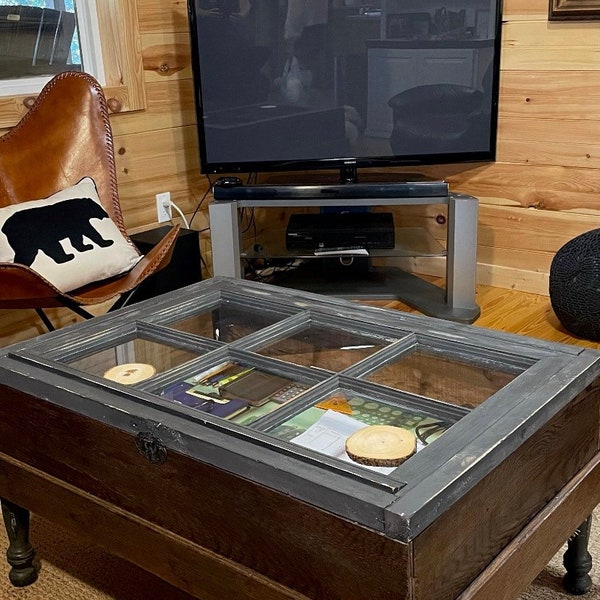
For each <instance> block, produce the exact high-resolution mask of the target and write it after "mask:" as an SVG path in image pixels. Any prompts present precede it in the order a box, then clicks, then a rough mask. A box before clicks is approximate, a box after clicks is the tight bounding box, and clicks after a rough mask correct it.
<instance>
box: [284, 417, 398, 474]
mask: <svg viewBox="0 0 600 600" xmlns="http://www.w3.org/2000/svg"><path fill="white" fill-rule="evenodd" d="M363 427H367V425H366V424H365V423H361V422H360V421H357V420H356V419H353V418H352V417H349V416H348V415H344V414H342V413H339V412H336V411H334V410H327V411H325V413H324V414H323V416H322V417H321V418H320V419H319V420H318V421H317V422H316V423H315V424H314V425H311V426H310V427H309V428H308V429H307V430H306V431H305V432H304V433H301V434H300V435H299V436H297V437H295V438H294V439H293V440H292V441H293V442H294V443H295V444H298V445H299V446H304V447H305V448H310V449H311V450H315V451H316V452H321V453H322V454H326V455H327V456H332V457H333V458H338V459H340V460H344V461H346V462H349V463H351V464H353V465H357V466H360V467H364V468H365V469H369V470H371V471H376V472H378V473H383V474H384V475H388V474H389V473H391V472H392V471H393V470H394V469H395V468H396V467H371V466H367V465H360V464H359V463H357V462H354V461H353V460H352V459H351V458H350V457H349V456H348V455H347V454H346V438H348V437H349V436H350V435H352V434H353V433H354V432H355V431H358V430H359V429H362V428H363Z"/></svg>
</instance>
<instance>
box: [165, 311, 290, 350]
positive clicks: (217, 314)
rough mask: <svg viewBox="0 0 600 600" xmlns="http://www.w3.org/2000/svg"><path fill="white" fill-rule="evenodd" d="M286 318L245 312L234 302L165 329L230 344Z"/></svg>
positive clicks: (265, 312)
mask: <svg viewBox="0 0 600 600" xmlns="http://www.w3.org/2000/svg"><path fill="white" fill-rule="evenodd" d="M288 316H289V315H287V314H282V313H278V312H274V311H269V310H257V309H256V308H254V309H252V308H248V307H246V306H242V305H241V304H237V303H235V302H229V301H223V302H221V303H220V304H219V305H218V306H215V307H213V308H210V309H207V310H205V311H202V312H199V313H196V314H194V315H192V316H190V317H186V318H185V319H181V320H180V321H174V322H173V323H169V324H168V326H169V327H172V328H173V329H177V330H178V331H184V332H186V333H191V334H194V335H199V336H202V337H205V338H209V339H213V340H217V341H221V342H226V343H229V342H232V341H234V340H237V339H239V338H241V337H244V336H245V335H248V334H250V333H254V332H255V331H258V330H259V329H263V328H265V327H268V326H269V325H273V324H274V323H277V322H278V321H281V320H282V319H285V318H287V317H288Z"/></svg>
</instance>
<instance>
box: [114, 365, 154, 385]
mask: <svg viewBox="0 0 600 600" xmlns="http://www.w3.org/2000/svg"><path fill="white" fill-rule="evenodd" d="M155 373H156V369H155V368H154V367H153V366H152V365H149V364H146V363H125V364H123V365H116V366H115V367H112V368H110V369H108V371H106V373H104V377H106V379H110V380H111V381H116V382H117V383H123V384H125V385H131V384H133V383H139V382H140V381H144V379H148V378H149V377H152V375H154V374H155Z"/></svg>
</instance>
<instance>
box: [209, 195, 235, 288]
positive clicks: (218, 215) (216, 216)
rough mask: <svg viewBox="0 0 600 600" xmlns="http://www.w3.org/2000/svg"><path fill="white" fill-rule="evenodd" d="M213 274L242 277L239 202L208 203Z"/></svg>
mask: <svg viewBox="0 0 600 600" xmlns="http://www.w3.org/2000/svg"><path fill="white" fill-rule="evenodd" d="M208 215H209V219H210V237H211V248H212V263H213V275H214V276H215V277H217V276H223V277H237V278H240V277H242V265H241V258H240V244H241V236H240V222H239V216H238V205H237V202H231V201H228V202H211V203H210V204H209V205H208Z"/></svg>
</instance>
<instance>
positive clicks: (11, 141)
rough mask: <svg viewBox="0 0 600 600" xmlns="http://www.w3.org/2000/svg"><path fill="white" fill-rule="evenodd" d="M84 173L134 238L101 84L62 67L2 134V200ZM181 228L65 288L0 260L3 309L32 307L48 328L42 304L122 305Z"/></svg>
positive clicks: (161, 261)
mask: <svg viewBox="0 0 600 600" xmlns="http://www.w3.org/2000/svg"><path fill="white" fill-rule="evenodd" d="M88 176H89V177H91V178H92V179H93V180H94V181H95V182H96V187H97V189H98V195H99V197H100V201H101V203H102V205H103V207H104V209H105V210H106V212H107V213H108V215H109V216H110V217H111V219H112V220H113V221H114V223H115V224H116V225H117V227H118V228H119V230H120V231H121V233H122V234H123V235H124V236H125V238H126V239H127V240H128V241H129V242H131V240H130V238H129V236H128V235H127V232H126V230H125V226H124V224H123V216H122V214H121V208H120V204H119V194H118V191H117V175H116V168H115V160H114V148H113V138H112V131H111V127H110V122H109V118H108V108H107V103H106V99H105V97H104V93H103V90H102V88H101V86H100V85H99V83H98V82H97V81H96V80H95V79H94V78H93V77H91V76H90V75H87V74H85V73H79V72H64V73H60V74H59V75H57V76H56V77H54V78H53V79H52V80H51V81H50V82H49V83H48V84H47V85H46V86H45V87H44V89H43V90H42V92H41V93H40V95H39V96H38V98H37V99H36V101H35V103H34V104H33V106H32V107H31V109H30V110H29V111H28V113H27V114H26V115H25V116H24V117H23V118H22V119H21V121H20V122H19V123H18V124H17V125H16V126H15V127H13V128H12V129H11V130H10V131H9V132H8V133H6V134H5V135H4V136H2V137H0V207H5V206H8V205H11V204H16V203H20V202H26V201H28V200H35V199H39V198H46V197H48V196H50V195H52V194H54V193H55V192H57V191H58V190H62V189H65V188H68V187H70V186H73V185H75V184H76V183H78V182H79V181H80V180H81V179H82V178H84V177H88ZM66 218H68V215H67V217H66ZM178 230H179V226H175V227H173V228H172V229H171V230H170V231H169V232H168V233H167V234H166V235H165V237H164V238H163V239H162V240H161V242H160V243H158V244H157V245H156V246H155V247H154V248H152V250H151V251H150V252H148V254H146V255H145V256H144V257H143V258H142V259H141V260H140V261H139V262H138V263H137V264H136V265H135V267H134V268H133V269H132V270H131V271H129V272H128V273H125V274H124V275H120V276H117V277H113V278H111V279H106V280H103V281H98V282H96V283H90V284H88V285H85V286H83V287H81V288H79V289H76V290H73V291H70V292H68V293H63V292H60V291H59V290H58V289H57V288H55V287H54V286H53V285H52V284H51V283H49V282H48V281H47V280H46V279H44V278H43V277H41V276H40V275H38V274H37V273H36V272H35V271H33V270H32V269H31V268H29V267H27V266H25V265H20V264H16V263H0V310H4V309H26V308H33V309H35V310H36V311H37V312H38V314H39V316H40V318H41V319H42V320H43V322H44V324H45V325H46V327H48V329H50V330H52V329H54V327H53V325H52V323H51V322H50V320H49V319H48V317H47V316H46V314H45V313H44V310H43V309H45V308H50V307H58V306H66V307H68V308H70V309H71V310H73V311H74V312H76V313H77V314H78V315H80V316H82V317H84V318H90V317H92V316H93V315H92V314H91V313H89V312H88V311H87V310H85V309H84V308H83V306H88V305H93V304H100V303H102V302H106V301H109V300H111V299H116V302H115V303H114V304H113V305H112V306H111V308H110V309H109V310H113V309H115V308H118V307H120V306H123V305H124V304H125V303H126V302H127V300H128V299H129V297H130V296H131V294H132V293H133V291H134V290H135V289H136V288H137V286H138V285H139V284H140V283H141V282H142V281H144V280H145V279H146V278H147V277H149V276H150V275H152V274H153V273H156V272H157V271H159V270H160V269H162V268H163V267H164V266H166V265H167V264H168V263H169V261H170V259H171V254H172V251H173V244H174V242H175V239H176V237H177V233H178ZM131 244H132V247H133V248H134V249H135V246H134V245H133V242H131ZM136 251H137V250H136Z"/></svg>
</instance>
